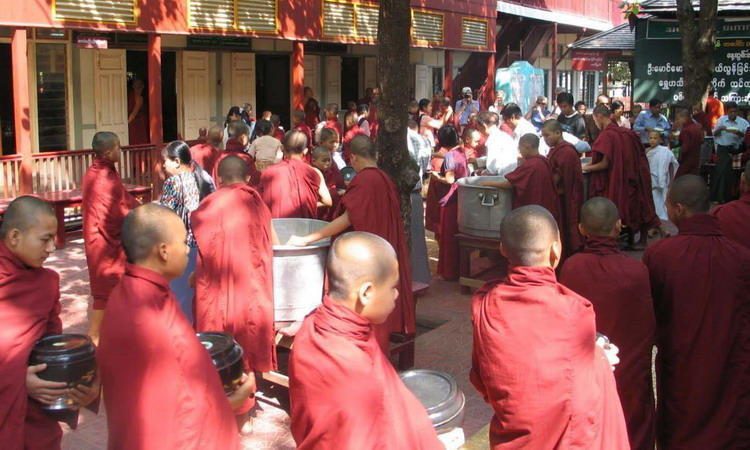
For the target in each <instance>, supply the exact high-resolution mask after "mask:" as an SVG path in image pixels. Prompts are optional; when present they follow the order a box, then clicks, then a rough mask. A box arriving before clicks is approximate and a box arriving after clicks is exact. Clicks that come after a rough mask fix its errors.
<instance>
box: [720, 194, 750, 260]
mask: <svg viewBox="0 0 750 450" xmlns="http://www.w3.org/2000/svg"><path fill="white" fill-rule="evenodd" d="M711 214H712V215H714V216H715V217H716V218H717V219H718V220H719V227H720V228H721V232H722V234H723V235H724V236H726V237H728V238H729V239H731V240H733V241H735V242H739V243H740V244H742V245H744V246H745V247H747V248H748V249H750V191H748V192H745V193H744V194H742V196H740V198H739V200H735V201H732V202H729V203H724V204H723V205H719V206H717V207H716V209H714V210H713V211H712V212H711Z"/></svg>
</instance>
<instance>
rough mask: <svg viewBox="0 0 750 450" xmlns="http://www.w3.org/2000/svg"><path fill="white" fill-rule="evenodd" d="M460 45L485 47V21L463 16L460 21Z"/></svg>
mask: <svg viewBox="0 0 750 450" xmlns="http://www.w3.org/2000/svg"><path fill="white" fill-rule="evenodd" d="M461 45H463V46H464V47H485V46H486V45H487V21H486V20H477V19H469V18H468V17H464V18H463V19H462V21H461Z"/></svg>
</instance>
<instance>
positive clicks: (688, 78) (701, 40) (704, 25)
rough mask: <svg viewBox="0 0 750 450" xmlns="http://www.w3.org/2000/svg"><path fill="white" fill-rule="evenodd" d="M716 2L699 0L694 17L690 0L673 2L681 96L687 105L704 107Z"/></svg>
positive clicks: (710, 76)
mask: <svg viewBox="0 0 750 450" xmlns="http://www.w3.org/2000/svg"><path fill="white" fill-rule="evenodd" d="M718 9H719V8H718V0H701V1H700V11H699V12H698V13H697V14H696V12H695V10H694V9H693V4H692V1H691V0H677V20H678V21H679V24H680V34H681V35H682V70H683V72H682V76H683V86H684V87H683V94H684V96H685V103H686V105H687V106H694V105H697V104H701V106H703V105H705V102H706V96H707V94H708V88H709V87H710V85H711V80H712V79H713V77H714V45H715V44H716V16H717V14H718Z"/></svg>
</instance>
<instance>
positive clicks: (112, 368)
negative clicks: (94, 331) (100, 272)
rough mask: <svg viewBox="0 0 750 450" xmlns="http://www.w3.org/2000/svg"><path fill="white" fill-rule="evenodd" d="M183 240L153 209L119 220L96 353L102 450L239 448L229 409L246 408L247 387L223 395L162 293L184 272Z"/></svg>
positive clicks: (249, 383)
mask: <svg viewBox="0 0 750 450" xmlns="http://www.w3.org/2000/svg"><path fill="white" fill-rule="evenodd" d="M186 238H187V233H186V231H185V226H184V225H183V223H182V220H181V219H180V218H179V216H177V215H176V214H175V213H174V212H172V210H170V209H169V208H166V207H163V206H161V205H157V204H154V203H151V204H147V205H143V206H140V207H138V208H136V209H134V210H133V211H131V212H130V213H129V214H128V216H127V217H126V218H125V223H124V224H123V229H122V243H123V247H125V253H126V254H127V256H128V266H127V269H126V271H125V275H124V276H123V277H122V281H120V283H119V284H118V285H117V287H116V288H115V289H114V290H113V291H112V295H111V296H110V299H109V302H108V303H107V314H106V315H105V317H104V321H103V323H102V334H101V346H100V347H99V349H98V350H97V362H98V364H99V370H100V371H101V378H102V385H103V388H104V392H105V394H104V404H105V406H106V408H107V429H108V440H109V443H108V448H110V449H120V448H121V449H136V448H138V449H152V448H153V449H156V448H160V449H172V448H173V449H177V448H196V449H198V448H200V449H215V450H224V449H237V448H239V438H238V433H237V425H236V424H235V419H234V415H233V414H232V407H239V406H240V405H241V404H242V403H243V402H245V401H247V398H248V397H249V395H250V394H251V393H252V392H253V391H254V389H255V379H254V378H253V377H247V376H245V377H244V378H243V382H242V384H241V385H240V387H239V388H238V389H237V390H236V391H235V392H234V393H232V394H231V395H230V396H229V397H227V396H226V395H225V393H224V389H223V388H222V383H221V380H220V379H219V374H218V372H217V370H216V368H215V367H214V365H213V364H212V363H211V358H210V357H209V355H208V352H207V351H206V349H205V348H204V347H203V345H201V343H200V342H199V341H198V339H197V337H196V336H195V331H194V330H193V328H192V327H191V326H190V324H189V323H188V322H187V320H186V319H185V315H184V314H182V312H181V311H180V306H179V304H178V303H177V300H176V299H175V297H174V294H172V292H171V291H170V290H169V281H170V280H171V279H174V278H177V277H178V276H180V275H181V274H182V273H183V271H184V270H185V266H186V265H187V254H188V248H187V245H186V244H185V240H186ZM227 400H228V401H227Z"/></svg>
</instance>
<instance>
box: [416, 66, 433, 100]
mask: <svg viewBox="0 0 750 450" xmlns="http://www.w3.org/2000/svg"><path fill="white" fill-rule="evenodd" d="M415 70H416V72H415V76H414V84H415V86H414V92H415V93H416V96H415V97H414V98H416V99H417V101H419V100H421V99H423V98H426V99H429V100H432V72H431V71H430V68H429V67H428V66H424V65H422V64H417V65H416V69H415Z"/></svg>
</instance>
